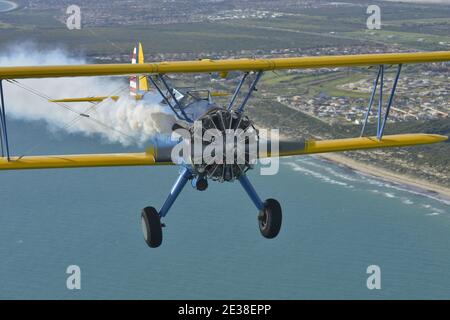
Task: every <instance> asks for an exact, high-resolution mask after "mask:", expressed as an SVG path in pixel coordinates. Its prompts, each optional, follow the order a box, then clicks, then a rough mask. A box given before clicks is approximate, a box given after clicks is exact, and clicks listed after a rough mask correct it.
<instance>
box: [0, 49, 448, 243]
mask: <svg viewBox="0 0 450 320" xmlns="http://www.w3.org/2000/svg"><path fill="white" fill-rule="evenodd" d="M449 60H450V51H440V52H414V53H386V54H362V55H340V56H311V57H296V58H271V59H231V60H230V59H229V60H210V59H203V60H197V61H178V62H152V63H145V62H144V53H143V50H142V45H141V44H140V43H138V44H137V45H136V47H135V48H134V51H133V58H132V63H131V64H95V65H93V64H86V65H55V66H19V67H8V66H5V67H0V98H1V101H0V102H1V108H0V126H1V130H0V133H1V148H2V158H1V159H0V170H23V169H52V168H84V167H102V166H105V167H107V166H157V165H178V166H179V167H180V174H179V176H178V178H177V180H176V181H175V183H174V185H173V187H172V189H171V190H170V192H169V194H168V196H167V199H166V200H165V202H164V203H163V205H162V207H161V208H160V209H159V210H157V209H156V208H154V207H151V206H149V207H146V208H144V209H143V210H142V212H141V224H142V231H143V235H144V239H145V241H146V243H147V244H148V246H149V247H153V248H154V247H158V246H160V245H161V243H162V238H163V232H162V230H163V227H165V224H164V223H163V222H162V220H163V219H164V217H165V216H166V215H167V213H168V212H169V210H170V208H171V207H172V205H173V204H174V202H175V200H176V199H177V197H178V195H179V194H180V192H181V191H182V190H183V188H184V187H185V186H186V185H187V184H188V183H189V182H190V183H191V184H192V186H193V187H194V188H195V189H197V190H199V191H203V190H205V189H206V188H207V187H208V182H210V181H215V182H235V181H239V183H240V184H241V185H242V187H243V189H244V190H245V191H246V193H247V194H248V195H249V197H250V199H251V200H252V202H253V203H254V205H255V206H256V209H257V211H258V214H257V221H258V225H259V229H260V232H261V234H262V236H264V237H265V238H269V239H270V238H275V237H276V236H277V235H278V234H279V231H280V228H281V223H282V209H281V205H280V203H279V202H278V201H277V200H275V199H267V200H265V201H263V200H262V199H261V198H260V196H259V195H258V193H257V192H256V190H255V188H254V187H253V185H252V184H251V182H250V180H249V178H248V174H247V173H248V171H249V170H251V169H252V168H253V167H254V162H253V161H250V157H249V154H250V153H251V152H250V150H253V151H252V152H253V153H255V157H256V158H257V159H263V158H273V157H285V156H298V155H307V154H317V153H325V152H338V151H348V150H362V149H374V148H389V147H405V146H414V145H423V144H431V143H438V142H442V141H445V140H447V139H448V137H446V136H442V135H437V134H424V133H411V134H396V135H384V129H385V125H386V122H387V119H388V116H389V111H390V109H391V107H392V105H393V101H394V95H395V92H396V88H397V84H398V81H399V78H400V73H401V70H402V66H404V65H407V64H417V63H435V62H445V61H449ZM389 65H393V66H397V70H396V76H395V78H394V81H393V84H392V87H391V88H390V90H389V91H390V93H389V98H388V99H385V100H386V101H384V102H383V94H384V88H385V85H384V83H383V82H384V81H385V68H386V66H389ZM335 67H375V68H374V69H375V70H377V71H376V75H375V79H374V83H373V88H372V93H371V95H370V96H369V97H368V100H369V101H368V108H367V111H366V113H365V118H364V121H363V125H362V130H361V135H360V136H359V137H355V138H345V139H332V140H314V139H303V138H301V137H299V138H298V139H290V140H286V139H279V140H277V141H276V142H275V141H269V143H268V146H270V148H268V147H267V148H261V147H260V145H261V143H262V142H263V139H262V138H261V137H260V136H259V133H258V129H257V128H256V127H255V125H254V123H253V122H252V120H251V118H250V117H249V115H248V114H247V113H246V111H245V109H246V105H247V103H248V101H249V99H250V98H251V96H252V94H254V93H255V91H256V90H257V86H258V82H259V81H260V80H261V77H262V75H263V74H264V72H269V71H274V70H283V69H284V70H286V69H310V68H335ZM230 72H234V73H238V74H239V78H238V79H239V81H238V82H237V84H236V88H235V90H234V92H231V93H230V99H229V101H228V102H227V103H226V105H219V104H218V103H217V102H216V101H215V100H217V99H215V96H217V95H220V96H225V94H221V93H214V92H211V91H210V90H201V89H198V90H190V89H189V90H187V89H182V88H176V87H175V86H173V85H172V81H170V78H169V75H170V76H172V77H174V76H176V74H181V73H189V74H195V73H209V74H218V75H220V76H221V77H222V78H227V77H228V76H229V73H230ZM93 76H127V77H130V94H131V95H132V96H134V97H135V99H136V101H138V100H145V99H146V97H147V95H148V92H150V91H153V94H158V95H159V96H160V99H161V104H162V105H164V106H166V107H167V108H170V110H171V112H172V113H173V116H174V118H175V119H176V121H175V124H174V126H173V130H174V131H177V130H179V129H184V130H185V132H187V134H179V135H178V136H175V139H172V140H173V143H172V144H169V145H167V144H165V145H157V144H156V145H152V146H149V147H148V148H147V149H146V150H145V151H143V152H137V153H114V154H77V155H40V156H20V157H18V156H13V155H10V151H9V145H8V131H7V121H6V120H7V119H6V104H5V102H6V101H5V97H4V92H3V81H11V80H17V79H26V78H57V77H93ZM376 96H378V106H377V107H378V108H377V110H375V109H374V110H372V107H373V105H374V102H375V101H376ZM108 98H110V99H113V100H115V101H117V100H118V99H120V96H110V97H108V96H99V97H85V98H73V97H71V98H66V99H59V100H53V102H65V103H70V102H99V101H103V100H105V99H108ZM274 112H276V111H275V110H274ZM371 112H376V115H377V116H376V123H375V126H376V134H375V135H366V132H365V131H366V130H365V129H366V125H367V123H368V118H369V114H370V113H371ZM198 123H200V125H201V126H199V127H198V126H196V124H198ZM198 128H200V129H198ZM206 129H213V130H215V132H218V133H222V134H223V136H225V135H226V133H228V132H229V131H230V130H232V131H233V130H234V132H235V133H234V136H233V139H232V140H231V149H230V150H231V152H228V151H229V150H228V149H227V150H225V152H218V151H217V149H213V150H214V151H213V152H212V153H211V154H213V153H214V157H213V159H214V161H213V162H211V161H209V162H207V161H206V160H205V153H206V150H207V149H208V148H209V149H210V150H211V145H215V144H216V143H218V142H219V140H220V138H217V137H216V136H214V135H213V136H209V137H207V138H205V136H203V134H204V133H205V130H206ZM236 132H238V133H236ZM242 134H244V136H243V138H242ZM195 141H197V142H198V141H200V147H199V148H198V150H197V152H194V151H192V149H195V148H196V146H195V143H193V142H195ZM180 142H184V143H185V144H184V146H186V145H187V146H188V149H187V151H186V149H183V150H184V151H185V152H182V153H184V156H182V157H181V158H176V159H175V158H174V152H173V151H174V148H175V146H177V145H179V144H180ZM222 142H223V141H222ZM266 142H267V141H266ZM238 143H239V144H240V146H238ZM226 144H227V146H229V145H230V143H229V141H227V142H226ZM197 145H198V144H197ZM254 145H256V149H255V148H251V146H254ZM274 145H276V146H277V147H276V148H272V147H273V146H274ZM242 146H243V147H242ZM189 147H191V149H189ZM254 150H256V151H254ZM198 151H199V152H198ZM219 151H220V150H219ZM239 154H240V156H239ZM217 155H218V156H217ZM198 158H200V159H198ZM238 160H239V161H238Z"/></svg>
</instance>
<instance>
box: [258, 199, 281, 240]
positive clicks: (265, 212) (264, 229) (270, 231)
mask: <svg viewBox="0 0 450 320" xmlns="http://www.w3.org/2000/svg"><path fill="white" fill-rule="evenodd" d="M281 220H282V214H281V206H280V203H279V202H278V201H277V200H275V199H267V200H266V202H264V207H263V208H262V209H261V210H260V211H259V215H258V221H259V231H261V234H262V235H263V236H264V237H265V238H267V239H272V238H275V237H276V236H277V235H278V233H279V232H280V228H281Z"/></svg>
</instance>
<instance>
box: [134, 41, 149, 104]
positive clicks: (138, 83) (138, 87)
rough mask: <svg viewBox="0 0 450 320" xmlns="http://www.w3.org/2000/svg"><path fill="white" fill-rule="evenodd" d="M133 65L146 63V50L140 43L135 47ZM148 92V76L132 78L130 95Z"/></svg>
mask: <svg viewBox="0 0 450 320" xmlns="http://www.w3.org/2000/svg"><path fill="white" fill-rule="evenodd" d="M131 63H133V64H136V63H137V64H143V63H144V50H143V49H142V44H141V43H140V42H138V43H137V44H136V46H135V47H134V50H133V56H132V58H131ZM146 91H148V82H147V77H146V76H141V75H136V76H131V77H130V95H132V96H137V95H139V94H141V93H143V92H146Z"/></svg>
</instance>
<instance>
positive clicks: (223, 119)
mask: <svg viewBox="0 0 450 320" xmlns="http://www.w3.org/2000/svg"><path fill="white" fill-rule="evenodd" d="M189 131H190V139H191V141H190V143H191V150H192V151H191V162H192V170H193V173H194V174H195V175H198V176H200V177H205V178H208V179H212V180H214V181H219V182H224V181H234V180H235V179H238V178H239V177H240V176H241V175H242V174H244V173H245V172H247V171H248V170H249V169H252V168H253V164H254V163H255V161H256V153H257V142H258V130H257V129H256V128H255V126H254V125H253V123H252V122H251V121H250V119H249V118H248V117H247V116H245V115H244V114H242V113H237V112H235V111H228V110H226V109H213V110H210V111H209V112H208V113H206V114H205V115H204V116H202V117H201V118H200V119H198V120H197V121H196V122H195V123H194V125H193V126H192V127H191V128H190V129H189Z"/></svg>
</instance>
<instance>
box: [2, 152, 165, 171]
mask: <svg viewBox="0 0 450 320" xmlns="http://www.w3.org/2000/svg"><path fill="white" fill-rule="evenodd" d="M164 164H171V163H166V162H156V161H155V157H154V155H153V154H151V153H146V152H142V153H111V154H79V155H55V156H26V157H21V158H19V157H12V158H11V159H10V160H9V161H8V160H7V159H6V158H0V170H23V169H51V168H83V167H117V166H152V165H164Z"/></svg>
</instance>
